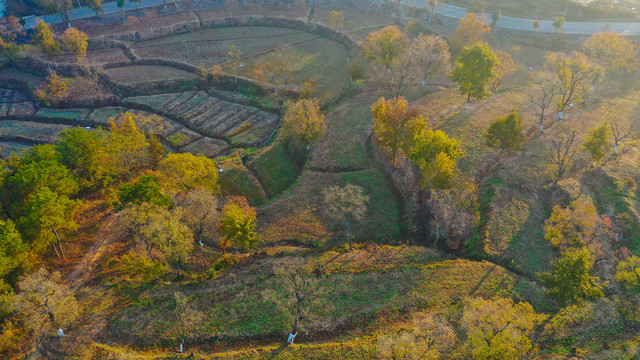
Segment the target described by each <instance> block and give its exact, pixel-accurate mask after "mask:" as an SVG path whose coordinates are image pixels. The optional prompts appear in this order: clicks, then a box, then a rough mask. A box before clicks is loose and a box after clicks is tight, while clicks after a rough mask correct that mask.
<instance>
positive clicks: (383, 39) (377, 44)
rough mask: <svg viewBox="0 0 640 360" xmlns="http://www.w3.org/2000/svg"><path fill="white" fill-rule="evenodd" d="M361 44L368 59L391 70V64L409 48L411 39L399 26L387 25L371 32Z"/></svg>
mask: <svg viewBox="0 0 640 360" xmlns="http://www.w3.org/2000/svg"><path fill="white" fill-rule="evenodd" d="M360 45H361V46H362V47H363V48H364V51H365V55H366V57H367V58H368V59H371V60H373V61H375V62H378V63H380V64H381V65H383V66H384V67H385V69H387V70H389V69H391V64H393V62H395V61H396V60H397V59H398V58H399V57H400V56H401V55H402V54H404V52H405V51H406V50H407V47H408V46H409V40H407V36H406V35H405V34H404V33H403V32H402V30H400V28H398V27H397V26H387V27H385V28H384V29H382V30H378V31H375V32H372V33H370V34H369V35H368V36H367V39H366V40H364V41H363V42H361V43H360Z"/></svg>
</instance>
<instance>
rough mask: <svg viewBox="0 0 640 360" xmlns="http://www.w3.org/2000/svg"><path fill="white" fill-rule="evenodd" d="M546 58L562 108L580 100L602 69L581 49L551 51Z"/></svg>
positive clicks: (547, 67) (560, 107)
mask: <svg viewBox="0 0 640 360" xmlns="http://www.w3.org/2000/svg"><path fill="white" fill-rule="evenodd" d="M544 59H545V63H544V67H545V69H547V71H548V72H550V73H552V74H553V75H554V77H555V79H554V80H555V87H556V91H557V93H558V94H559V95H560V103H559V109H560V110H562V109H564V108H565V107H566V106H567V105H569V104H571V103H572V102H577V101H580V100H581V99H582V97H583V96H584V95H585V94H587V93H588V92H589V90H590V88H589V82H590V81H591V82H595V81H596V79H597V78H598V75H599V74H600V72H601V71H602V69H601V68H600V66H598V64H596V63H595V62H594V61H592V60H590V59H589V58H588V57H587V56H586V55H585V54H583V53H581V52H579V51H573V52H572V53H570V54H565V53H563V52H551V51H549V52H547V54H546V55H545V56H544Z"/></svg>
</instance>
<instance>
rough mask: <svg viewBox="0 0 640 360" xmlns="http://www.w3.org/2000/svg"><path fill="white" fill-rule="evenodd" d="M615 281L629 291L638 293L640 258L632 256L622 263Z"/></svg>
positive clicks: (619, 264) (639, 285) (619, 265)
mask: <svg viewBox="0 0 640 360" xmlns="http://www.w3.org/2000/svg"><path fill="white" fill-rule="evenodd" d="M615 279H616V281H617V282H619V283H620V284H622V285H623V286H624V287H625V288H626V289H627V290H630V291H633V292H637V291H638V290H639V289H640V257H638V256H630V257H628V258H626V259H624V260H622V261H620V263H618V266H617V267H616V275H615Z"/></svg>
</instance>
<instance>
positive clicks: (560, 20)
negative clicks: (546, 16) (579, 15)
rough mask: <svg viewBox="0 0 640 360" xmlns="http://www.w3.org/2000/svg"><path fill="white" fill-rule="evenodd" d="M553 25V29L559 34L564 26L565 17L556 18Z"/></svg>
mask: <svg viewBox="0 0 640 360" xmlns="http://www.w3.org/2000/svg"><path fill="white" fill-rule="evenodd" d="M551 25H553V27H554V28H556V32H558V31H559V30H560V29H561V28H562V25H564V16H559V17H557V18H555V19H554V20H553V23H551Z"/></svg>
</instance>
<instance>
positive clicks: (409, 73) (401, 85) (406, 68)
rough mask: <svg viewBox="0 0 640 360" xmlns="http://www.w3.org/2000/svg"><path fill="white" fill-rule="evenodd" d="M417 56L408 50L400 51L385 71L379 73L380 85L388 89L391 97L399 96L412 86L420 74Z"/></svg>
mask: <svg viewBox="0 0 640 360" xmlns="http://www.w3.org/2000/svg"><path fill="white" fill-rule="evenodd" d="M416 60H417V58H415V57H413V54H411V53H410V52H409V51H405V52H404V53H402V54H401V55H400V56H399V57H398V58H397V59H396V60H395V61H394V62H393V63H391V66H390V67H389V68H388V69H387V71H386V72H380V73H379V79H380V80H382V87H384V88H387V89H388V90H389V94H390V95H391V96H392V97H396V98H397V97H400V96H402V95H403V94H404V92H405V91H406V90H407V89H408V88H410V87H412V86H413V85H414V84H415V82H416V80H417V79H418V77H419V76H420V69H419V68H418V63H417V62H416Z"/></svg>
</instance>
